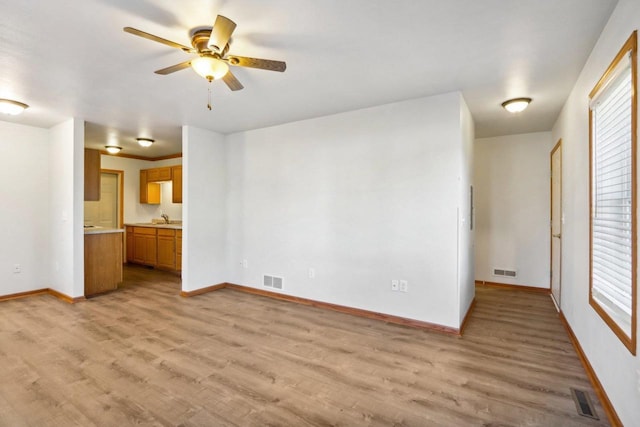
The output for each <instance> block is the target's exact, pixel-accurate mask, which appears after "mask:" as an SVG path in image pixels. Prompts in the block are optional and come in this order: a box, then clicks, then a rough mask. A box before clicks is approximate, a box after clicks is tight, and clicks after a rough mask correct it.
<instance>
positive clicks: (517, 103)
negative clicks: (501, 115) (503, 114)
mask: <svg viewBox="0 0 640 427" xmlns="http://www.w3.org/2000/svg"><path fill="white" fill-rule="evenodd" d="M531 101H532V99H531V98H513V99H509V100H507V101H504V102H503V103H502V108H504V109H505V110H507V111H508V112H510V113H519V112H521V111H524V110H525V109H526V108H527V107H528V106H529V104H530V103H531Z"/></svg>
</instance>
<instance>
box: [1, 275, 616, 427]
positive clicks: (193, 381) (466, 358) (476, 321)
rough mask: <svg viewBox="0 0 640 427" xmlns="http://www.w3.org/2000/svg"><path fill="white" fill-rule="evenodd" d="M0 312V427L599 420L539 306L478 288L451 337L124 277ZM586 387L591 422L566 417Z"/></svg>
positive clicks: (563, 340) (545, 304) (549, 313)
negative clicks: (68, 299) (85, 295)
mask: <svg viewBox="0 0 640 427" xmlns="http://www.w3.org/2000/svg"><path fill="white" fill-rule="evenodd" d="M125 278H126V285H125V286H124V287H123V288H122V289H120V290H118V291H116V292H113V293H111V294H107V295H103V296H100V297H97V298H93V299H90V300H88V301H87V302H83V303H79V304H75V305H69V304H66V303H63V302H61V301H59V300H57V299H55V298H54V297H52V296H49V295H39V296H33V297H28V298H24V299H19V300H11V301H6V302H2V303H0V426H11V427H19V426H38V427H41V426H64V427H70V426H84V427H87V426H129V425H138V426H235V425H237V426H267V425H278V426H324V425H340V426H392V425H397V426H432V425H433V426H578V425H580V426H596V425H607V421H606V416H605V414H604V412H603V410H602V407H601V406H600V405H599V404H598V403H597V398H596V395H595V393H594V392H593V390H592V388H591V386H590V384H589V381H588V379H587V376H586V374H585V372H584V370H583V368H582V366H581V365H580V362H579V360H578V357H577V356H576V354H575V352H574V350H573V348H572V346H571V343H570V341H569V339H568V337H567V334H566V332H565V330H564V329H563V326H562V324H561V323H560V320H559V319H558V316H557V314H556V313H555V310H554V307H553V304H552V302H551V300H550V298H549V296H547V295H541V294H534V293H527V292H521V291H511V290H503V289H491V288H484V287H480V288H478V290H477V305H476V309H475V311H474V312H473V314H472V316H471V319H470V321H469V324H468V326H467V330H466V333H465V335H464V337H463V338H456V337H452V336H447V335H442V334H438V333H434V332H428V331H423V330H417V329H411V328H408V327H403V326H398V325H392V324H386V323H384V322H381V321H375V320H368V319H363V318H359V317H354V316H350V315H347V314H341V313H336V312H332V311H327V310H323V309H318V308H313V307H309V306H303V305H298V304H294V303H290V302H283V301H277V300H273V299H269V298H265V297H260V296H255V295H249V294H245V293H242V292H238V291H235V290H230V289H224V290H220V291H217V292H212V293H209V294H204V295H200V296H197V297H192V298H182V297H180V296H179V295H178V292H179V288H180V285H179V278H177V277H176V276H173V275H168V274H164V273H160V272H155V271H151V270H146V269H143V268H126V269H125ZM569 387H576V388H580V389H584V390H587V391H588V393H589V395H590V397H591V399H592V400H593V401H594V402H595V403H596V411H597V413H598V415H599V416H600V421H595V420H591V419H588V418H585V417H581V416H579V415H577V413H576V409H575V404H574V402H573V400H572V398H571V395H570V391H569Z"/></svg>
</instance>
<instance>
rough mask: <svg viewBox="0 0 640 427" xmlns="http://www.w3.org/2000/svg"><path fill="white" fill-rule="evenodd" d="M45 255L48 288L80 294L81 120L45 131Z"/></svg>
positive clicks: (82, 148)
mask: <svg viewBox="0 0 640 427" xmlns="http://www.w3.org/2000/svg"><path fill="white" fill-rule="evenodd" d="M48 191H49V193H48V196H49V207H50V211H49V230H50V240H49V254H50V257H49V258H50V261H51V265H50V283H49V286H48V287H50V288H52V289H55V290H57V291H58V292H61V293H63V294H65V295H68V296H70V297H80V296H83V295H84V230H83V223H84V217H83V216H84V122H83V121H82V120H78V119H69V120H67V121H65V122H63V123H61V124H59V125H56V126H54V127H52V128H51V129H50V130H49V188H48Z"/></svg>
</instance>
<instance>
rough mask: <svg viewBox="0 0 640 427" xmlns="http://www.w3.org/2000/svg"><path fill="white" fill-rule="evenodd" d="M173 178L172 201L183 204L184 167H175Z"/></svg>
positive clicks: (173, 168)
mask: <svg viewBox="0 0 640 427" xmlns="http://www.w3.org/2000/svg"><path fill="white" fill-rule="evenodd" d="M171 176H172V181H173V187H172V192H173V194H172V197H171V198H172V201H173V203H182V165H179V166H173V167H172V168H171Z"/></svg>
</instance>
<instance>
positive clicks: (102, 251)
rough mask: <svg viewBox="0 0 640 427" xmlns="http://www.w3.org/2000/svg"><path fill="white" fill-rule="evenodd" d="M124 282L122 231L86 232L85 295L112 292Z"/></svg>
mask: <svg viewBox="0 0 640 427" xmlns="http://www.w3.org/2000/svg"><path fill="white" fill-rule="evenodd" d="M122 280H123V276H122V230H108V231H104V232H102V231H98V232H95V233H87V232H85V235H84V295H85V296H91V295H96V294H101V293H104V292H108V291H112V290H114V289H117V288H118V284H120V283H122Z"/></svg>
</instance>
